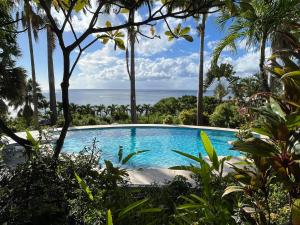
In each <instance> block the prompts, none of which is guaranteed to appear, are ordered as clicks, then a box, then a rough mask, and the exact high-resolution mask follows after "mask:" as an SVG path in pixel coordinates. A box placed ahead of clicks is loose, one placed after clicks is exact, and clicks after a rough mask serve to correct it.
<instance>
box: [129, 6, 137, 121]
mask: <svg viewBox="0 0 300 225" xmlns="http://www.w3.org/2000/svg"><path fill="white" fill-rule="evenodd" d="M129 22H132V23H133V22H134V11H132V12H131V13H130V15H129ZM129 43H130V74H129V78H130V115H131V123H137V114H136V91H135V48H134V47H135V46H134V45H135V31H134V27H130V28H129Z"/></svg>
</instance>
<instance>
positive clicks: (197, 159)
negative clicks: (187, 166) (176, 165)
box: [172, 150, 201, 163]
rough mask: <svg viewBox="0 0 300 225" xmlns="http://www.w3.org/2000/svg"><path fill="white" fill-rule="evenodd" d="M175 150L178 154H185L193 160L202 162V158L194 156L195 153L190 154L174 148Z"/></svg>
mask: <svg viewBox="0 0 300 225" xmlns="http://www.w3.org/2000/svg"><path fill="white" fill-rule="evenodd" d="M172 151H173V152H176V153H177V154H179V155H182V156H184V157H187V158H189V159H191V160H194V161H196V162H199V163H200V162H201V161H200V159H199V158H198V157H196V156H193V155H190V154H188V153H185V152H181V151H177V150H172Z"/></svg>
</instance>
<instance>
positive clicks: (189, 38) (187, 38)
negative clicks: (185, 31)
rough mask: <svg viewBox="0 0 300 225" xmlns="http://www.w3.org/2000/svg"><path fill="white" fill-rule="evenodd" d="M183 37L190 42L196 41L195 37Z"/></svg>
mask: <svg viewBox="0 0 300 225" xmlns="http://www.w3.org/2000/svg"><path fill="white" fill-rule="evenodd" d="M182 37H183V38H184V39H185V40H187V41H189V42H193V41H194V39H193V37H192V36H190V35H183V36H182Z"/></svg>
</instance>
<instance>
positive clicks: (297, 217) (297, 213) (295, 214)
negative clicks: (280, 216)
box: [292, 199, 300, 225]
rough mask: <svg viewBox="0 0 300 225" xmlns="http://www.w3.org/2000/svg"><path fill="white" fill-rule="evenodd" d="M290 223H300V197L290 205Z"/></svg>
mask: <svg viewBox="0 0 300 225" xmlns="http://www.w3.org/2000/svg"><path fill="white" fill-rule="evenodd" d="M292 223H293V225H299V224H300V199H296V200H295V201H294V203H293V205H292Z"/></svg>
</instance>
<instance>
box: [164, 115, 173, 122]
mask: <svg viewBox="0 0 300 225" xmlns="http://www.w3.org/2000/svg"><path fill="white" fill-rule="evenodd" d="M163 123H164V124H174V118H173V116H171V115H167V116H166V117H165V118H164V120H163Z"/></svg>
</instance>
